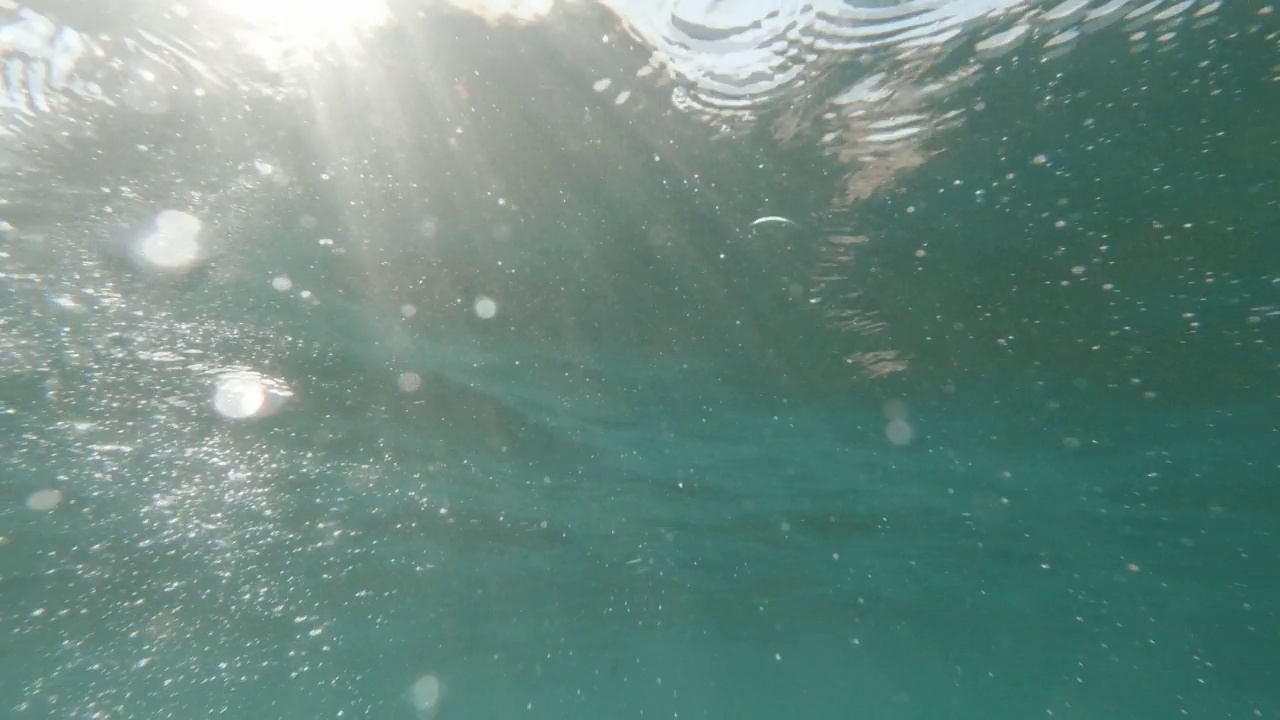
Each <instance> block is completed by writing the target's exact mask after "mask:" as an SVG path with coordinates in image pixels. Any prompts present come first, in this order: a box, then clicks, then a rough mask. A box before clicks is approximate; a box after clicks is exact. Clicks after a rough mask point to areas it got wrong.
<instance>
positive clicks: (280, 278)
mask: <svg viewBox="0 0 1280 720" xmlns="http://www.w3.org/2000/svg"><path fill="white" fill-rule="evenodd" d="M271 287H273V288H275V289H276V290H279V291H280V292H288V291H290V290H292V289H293V281H292V280H290V279H289V278H287V277H285V276H284V275H277V276H276V277H274V278H272V279H271Z"/></svg>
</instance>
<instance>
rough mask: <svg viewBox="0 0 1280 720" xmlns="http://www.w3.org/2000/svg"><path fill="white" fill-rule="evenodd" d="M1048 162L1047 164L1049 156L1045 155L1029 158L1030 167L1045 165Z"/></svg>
mask: <svg viewBox="0 0 1280 720" xmlns="http://www.w3.org/2000/svg"><path fill="white" fill-rule="evenodd" d="M1048 162H1049V156H1047V155H1045V154H1044V153H1040V154H1039V155H1036V156H1035V157H1033V158H1031V164H1032V165H1044V164H1047V163H1048Z"/></svg>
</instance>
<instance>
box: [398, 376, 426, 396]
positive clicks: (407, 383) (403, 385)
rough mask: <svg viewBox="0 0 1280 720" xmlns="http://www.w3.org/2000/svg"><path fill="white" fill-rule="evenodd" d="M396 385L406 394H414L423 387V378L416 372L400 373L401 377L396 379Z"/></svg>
mask: <svg viewBox="0 0 1280 720" xmlns="http://www.w3.org/2000/svg"><path fill="white" fill-rule="evenodd" d="M396 385H397V386H399V387H400V389H401V390H402V391H404V392H413V391H414V390H417V389H418V388H420V387H422V376H421V375H418V373H415V372H403V373H400V377H399V378H397V379H396Z"/></svg>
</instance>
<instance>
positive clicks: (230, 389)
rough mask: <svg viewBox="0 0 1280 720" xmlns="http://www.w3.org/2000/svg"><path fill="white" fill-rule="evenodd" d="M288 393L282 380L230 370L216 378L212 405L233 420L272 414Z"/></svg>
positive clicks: (290, 394)
mask: <svg viewBox="0 0 1280 720" xmlns="http://www.w3.org/2000/svg"><path fill="white" fill-rule="evenodd" d="M292 395H293V393H291V392H290V391H289V390H288V389H287V388H285V386H284V384H283V383H280V382H279V381H276V380H273V379H271V378H267V377H263V376H261V375H258V374H257V373H252V372H232V373H227V374H225V375H223V376H222V377H220V378H218V381H217V383H216V384H215V385H214V390H213V408H214V410H216V411H217V412H218V414H219V415H221V416H223V417H225V418H229V419H232V420H243V419H245V418H250V417H263V416H267V415H271V414H273V413H274V412H276V411H277V410H279V409H280V407H281V405H283V404H284V401H285V400H286V399H288V398H289V397H291V396H292Z"/></svg>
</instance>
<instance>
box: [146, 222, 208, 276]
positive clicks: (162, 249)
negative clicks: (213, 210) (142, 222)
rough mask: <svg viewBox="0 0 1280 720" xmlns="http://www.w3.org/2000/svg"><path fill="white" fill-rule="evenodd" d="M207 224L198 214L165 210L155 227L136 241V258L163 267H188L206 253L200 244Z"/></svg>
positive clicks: (174, 268)
mask: <svg viewBox="0 0 1280 720" xmlns="http://www.w3.org/2000/svg"><path fill="white" fill-rule="evenodd" d="M203 227H204V224H203V223H202V222H200V219H199V218H197V217H196V216H195V215H192V214H190V213H185V212H182V211H181V210H164V211H162V212H160V213H159V214H158V215H156V217H155V220H154V221H153V223H152V227H151V231H150V232H148V233H147V234H146V235H143V236H142V237H140V238H138V240H137V242H135V243H134V245H133V248H132V252H133V256H134V259H135V260H136V261H138V262H139V263H141V264H144V265H149V266H151V267H154V268H157V269H161V270H185V269H186V268H188V267H190V266H191V265H194V264H195V263H196V262H198V261H199V260H200V259H201V257H202V256H203V254H204V252H203V249H202V248H201V246H200V235H201V231H202V230H203Z"/></svg>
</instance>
